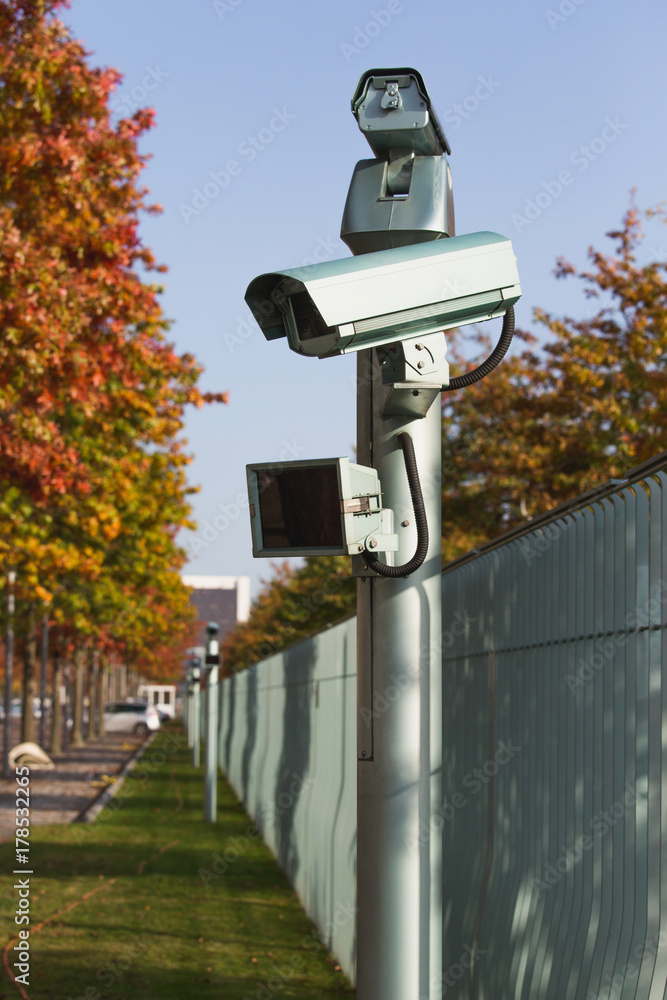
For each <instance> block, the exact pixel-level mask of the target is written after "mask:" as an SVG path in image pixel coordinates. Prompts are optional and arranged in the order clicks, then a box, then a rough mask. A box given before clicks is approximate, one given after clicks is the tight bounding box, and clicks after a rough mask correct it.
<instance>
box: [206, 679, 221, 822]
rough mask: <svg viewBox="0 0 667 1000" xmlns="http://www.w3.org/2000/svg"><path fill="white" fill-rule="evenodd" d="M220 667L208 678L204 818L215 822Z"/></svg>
mask: <svg viewBox="0 0 667 1000" xmlns="http://www.w3.org/2000/svg"><path fill="white" fill-rule="evenodd" d="M218 669H219V668H218V667H215V666H212V667H209V670H208V675H207V678H206V777H205V791H204V820H205V821H206V822H207V823H215V822H216V819H217V809H218Z"/></svg>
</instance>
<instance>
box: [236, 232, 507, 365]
mask: <svg viewBox="0 0 667 1000" xmlns="http://www.w3.org/2000/svg"><path fill="white" fill-rule="evenodd" d="M520 295H521V286H520V284H519V274H518V271H517V267H516V257H515V256H514V251H513V249H512V244H511V242H510V240H508V239H507V238H506V237H504V236H500V235H498V233H471V234H469V235H467V236H452V237H450V238H448V239H442V240H435V241H432V242H429V243H419V244H416V245H414V246H407V247H396V248H393V249H390V250H380V251H378V252H376V253H367V254H362V255H361V256H358V257H350V258H346V259H344V260H334V261H327V262H325V263H323V264H314V265H312V266H309V267H298V268H291V269H288V270H286V271H275V272H273V273H270V274H262V275H260V276H259V277H258V278H255V279H254V281H251V282H250V285H249V286H248V289H247V291H246V294H245V300H246V302H247V303H248V305H249V307H250V309H251V311H252V313H253V315H254V317H255V319H256V321H257V323H258V324H259V326H260V327H261V329H262V332H263V333H264V336H265V337H266V339H267V340H276V339H278V338H280V337H287V341H288V343H289V346H290V347H291V349H292V350H293V351H296V352H297V353H299V354H306V355H309V356H311V357H319V358H323V357H330V356H333V355H337V354H346V353H348V352H350V351H359V350H363V349H366V348H369V347H379V346H381V345H382V344H390V343H393V342H395V341H402V340H410V339H413V338H415V337H420V336H422V335H425V334H428V333H436V332H439V331H442V330H448V329H451V328H452V327H457V326H465V325H466V324H468V323H479V322H481V321H482V320H487V319H492V318H493V317H496V316H502V315H503V314H504V313H505V312H507V310H508V308H509V307H510V306H513V305H514V304H515V302H517V300H518V299H519V297H520Z"/></svg>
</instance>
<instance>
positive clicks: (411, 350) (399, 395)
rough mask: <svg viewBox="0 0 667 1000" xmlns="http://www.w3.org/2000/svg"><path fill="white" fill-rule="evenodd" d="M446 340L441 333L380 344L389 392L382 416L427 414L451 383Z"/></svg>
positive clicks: (381, 365) (418, 416) (378, 351)
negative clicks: (381, 345) (446, 357)
mask: <svg viewBox="0 0 667 1000" xmlns="http://www.w3.org/2000/svg"><path fill="white" fill-rule="evenodd" d="M446 353H447V341H446V339H445V336H444V334H442V333H431V334H428V335H427V336H423V337H420V338H419V339H418V340H399V341H397V342H396V343H395V344H387V345H385V346H383V347H378V348H377V355H378V360H379V362H380V367H381V369H382V381H383V383H384V384H385V385H389V386H390V389H389V393H388V395H387V399H386V401H385V404H384V407H383V410H382V419H383V420H387V419H388V418H389V417H406V418H420V417H425V416H426V414H427V413H428V411H429V410H430V408H431V406H432V405H433V403H434V402H435V400H436V399H437V398H438V397H439V395H440V393H441V392H442V390H443V389H444V388H445V387H446V386H448V385H449V365H448V363H447V361H446V359H445V355H446Z"/></svg>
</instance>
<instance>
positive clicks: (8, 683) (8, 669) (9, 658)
mask: <svg viewBox="0 0 667 1000" xmlns="http://www.w3.org/2000/svg"><path fill="white" fill-rule="evenodd" d="M15 582H16V573H15V572H14V570H10V571H9V573H8V574H7V632H6V636H5V732H4V747H3V753H4V756H3V773H4V776H5V778H10V777H11V775H10V773H9V751H10V750H11V740H10V735H11V734H10V728H11V724H12V718H11V708H12V679H13V678H12V675H13V668H14V583H15Z"/></svg>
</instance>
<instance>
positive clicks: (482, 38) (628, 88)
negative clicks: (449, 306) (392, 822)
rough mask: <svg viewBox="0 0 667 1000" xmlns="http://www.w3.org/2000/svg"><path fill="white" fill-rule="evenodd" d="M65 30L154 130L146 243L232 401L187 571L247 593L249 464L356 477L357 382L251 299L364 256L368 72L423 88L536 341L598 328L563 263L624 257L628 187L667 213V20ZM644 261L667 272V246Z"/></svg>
mask: <svg viewBox="0 0 667 1000" xmlns="http://www.w3.org/2000/svg"><path fill="white" fill-rule="evenodd" d="M63 17H64V20H65V21H66V22H67V23H68V24H69V25H70V26H71V28H72V30H73V32H74V34H75V35H76V36H77V37H79V38H81V39H82V41H83V42H84V43H85V45H86V48H87V49H88V50H89V51H90V52H91V53H92V56H91V62H92V63H93V64H96V65H104V66H114V67H116V68H118V69H119V70H120V71H121V72H122V73H123V74H124V82H123V84H122V86H121V87H120V88H119V90H118V91H117V92H116V95H115V96H114V103H115V104H117V109H118V111H119V113H122V114H127V113H129V112H130V111H132V110H134V109H135V108H136V107H139V106H151V107H154V108H155V109H156V112H157V127H156V128H155V129H154V130H153V131H152V132H151V133H150V135H149V136H147V137H146V138H145V140H144V142H143V146H142V149H143V151H144V152H146V153H151V154H152V160H151V161H150V164H149V166H148V167H147V169H146V171H145V174H144V180H145V183H146V184H147V186H148V187H149V188H150V190H151V192H152V196H153V200H154V201H157V202H160V203H161V204H162V205H163V206H164V214H163V215H161V216H156V217H147V218H146V219H145V220H144V222H143V228H142V233H143V238H144V241H145V242H146V243H147V244H148V245H149V246H150V247H151V248H152V249H153V250H154V252H155V254H156V256H157V259H158V260H159V261H160V262H162V263H165V264H167V265H168V267H169V273H168V274H167V275H166V290H165V294H164V297H163V305H164V310H165V313H166V315H167V316H169V317H170V318H171V319H173V328H172V337H173V339H174V341H175V343H176V345H177V347H178V349H179V350H181V351H186V350H187V351H192V352H193V353H194V354H195V355H196V357H197V358H198V359H199V360H200V362H201V363H202V364H203V365H204V367H205V374H204V376H203V379H202V386H203V388H204V389H207V390H215V391H222V390H228V391H229V393H230V402H229V406H226V407H223V406H215V407H207V408H205V409H204V410H203V411H198V412H193V413H191V414H190V416H189V418H188V423H187V437H188V440H189V447H190V451H191V452H192V453H193V454H194V456H195V457H194V461H193V463H192V465H191V467H190V479H191V482H192V483H193V484H199V485H200V486H201V492H200V493H199V494H198V495H197V496H196V497H194V508H195V516H196V518H197V520H198V521H199V522H200V525H201V527H200V531H199V535H200V536H201V535H202V531H203V530H204V527H205V524H206V522H212V521H213V519H214V518H215V517H216V515H219V514H220V513H223V514H224V515H225V516H227V517H228V520H229V525H228V526H227V527H226V528H224V520H225V517H224V516H223V518H222V519H219V521H218V525H219V527H220V526H223V527H222V530H218V531H213V530H209V531H208V532H207V535H208V539H210V540H209V541H206V546H205V547H203V548H200V550H199V551H198V553H197V555H196V557H195V556H193V558H192V559H191V561H190V563H189V565H188V567H187V571H188V572H190V573H216V574H224V575H249V576H250V577H251V578H252V580H253V588H254V590H255V592H256V589H257V584H258V580H259V578H260V577H261V576H264V577H266V576H268V575H270V566H269V563H268V562H267V561H266V560H253V558H252V552H251V543H250V531H249V524H248V517H247V512H246V510H239V508H238V499H239V497H242V496H243V495H244V494H245V489H246V487H245V464H246V463H247V462H261V461H272V460H275V459H278V458H282V459H286V458H291V457H294V458H318V457H325V456H334V455H349V456H352V454H353V451H352V448H353V444H354V440H355V401H354V384H353V379H354V371H355V359H354V356H349V357H345V358H338V359H329V360H326V361H319V360H317V359H309V358H300V357H297V356H296V355H295V354H292V353H291V352H290V351H289V350H288V349H287V348H286V346H285V342H284V341H283V342H272V343H267V342H266V341H265V340H264V338H263V336H262V334H261V333H260V332H259V330H258V329H257V328H256V327H255V326H254V323H253V321H252V319H251V316H250V313H249V311H248V310H247V308H246V306H245V302H244V300H243V295H244V292H245V289H246V287H247V285H248V283H249V281H250V280H251V279H252V278H253V277H255V276H256V275H257V274H260V273H262V272H263V271H268V270H275V269H280V268H284V267H290V266H296V265H299V264H302V263H304V262H305V261H306V260H308V259H309V258H312V257H313V256H314V255H315V254H316V252H319V254H320V256H324V255H326V256H327V257H328V258H331V259H332V258H335V257H344V256H348V254H349V251H348V250H347V248H346V247H345V245H344V244H343V243H342V242H341V241H340V239H339V235H338V234H339V230H340V220H341V213H342V210H343V205H344V202H345V196H346V193H347V188H348V184H349V181H350V177H351V175H352V170H353V168H354V165H355V163H356V161H357V160H359V159H363V158H365V157H367V156H369V155H370V152H369V148H368V146H367V145H366V142H365V140H364V138H363V136H362V135H361V133H360V132H359V131H358V129H357V125H356V122H355V119H354V118H353V116H352V114H351V112H350V98H351V97H352V94H353V92H354V88H355V86H356V83H357V81H358V79H359V76H360V75H361V74H362V73H363V72H364V71H365V70H366V69H369V68H372V67H385V66H414V67H415V68H416V69H418V70H420V72H421V73H422V75H423V77H424V80H425V82H426V85H427V87H428V89H429V92H430V95H431V99H432V101H433V104H434V106H435V107H436V109H437V111H438V114H439V117H440V120H441V122H442V124H443V126H444V129H445V132H446V134H447V136H448V139H449V142H450V145H451V147H452V157H451V167H452V172H453V177H454V193H455V201H456V225H457V233H458V234H459V235H461V234H463V233H466V232H475V231H478V230H483V229H489V230H495V231H497V232H499V233H503V234H504V235H506V236H508V237H510V238H511V239H512V241H513V244H514V248H515V252H516V255H517V258H518V266H519V273H520V276H521V284H522V288H523V298H522V300H521V301H520V303H519V305H518V307H517V317H518V322H519V323H520V325H523V326H524V327H528V326H530V322H531V313H532V309H533V308H534V307H536V306H540V307H543V308H546V309H549V310H551V311H553V312H556V313H563V312H567V311H570V312H572V313H573V314H575V315H582V314H583V313H584V311H585V310H586V309H589V308H590V307H589V306H587V305H586V304H584V303H582V301H581V298H580V296H579V294H578V293H577V290H576V285H573V286H572V287H570V286H571V283H567V282H566V283H563V282H556V281H555V280H554V278H553V277H552V273H551V272H552V268H553V265H554V261H555V258H556V256H558V255H561V254H562V255H564V256H566V257H568V258H569V259H570V260H572V261H573V263H575V264H579V265H581V264H583V263H584V261H585V253H586V248H587V247H588V246H589V245H590V244H591V243H596V244H597V245H598V246H600V247H602V248H604V247H605V246H607V247H608V244H606V242H605V240H604V233H605V232H606V231H608V230H609V229H611V228H613V227H615V226H616V224H617V223H618V222H619V220H620V218H621V216H622V214H623V212H624V210H625V209H626V207H627V205H628V203H629V192H630V189H631V187H633V186H636V187H637V189H638V202H639V204H640V205H649V204H655V203H657V202H658V201H660V200H661V199H662V198H663V197H664V196H665V193H666V188H667V182H666V174H665V160H666V157H665V153H666V142H665V133H666V123H665V96H666V95H667V79H666V77H667V69H666V67H665V56H664V44H665V37H666V30H665V29H666V26H667V25H666V21H667V14H666V8H665V5H664V0H638V2H634V3H632V4H630V3H627V2H621V0H576V2H575V0H558V2H556V0H552V2H550V0H544V2H543V0H515V2H513V3H511V4H510V3H495V2H491V0H486V2H480V0H468V2H466V3H458V4H453V3H443V2H442V0H391V2H390V3H388V2H384V0H378V2H377V3H372V2H370V0H369V2H368V3H366V2H361V3H360V2H352V0H338V2H336V3H321V2H320V3H318V2H316V0H291V2H289V3H287V2H285V0H282V2H280V0H273V2H269V0H189V2H186V0H140V2H137V0H132V2H130V0H113V3H111V2H109V0H74V2H73V3H72V6H71V8H70V10H69V11H65V12H64V14H63ZM231 162H234V163H236V164H237V167H236V168H233V171H232V172H229V171H227V165H228V164H230V163H231ZM563 171H566V172H568V173H567V177H568V178H569V181H568V183H566V184H565V185H561V190H560V191H559V183H560V182H559V181H558V178H559V175H560V174H561V173H562V172H563ZM212 175H213V177H212ZM214 178H217V179H214ZM206 185H208V187H205V186H206ZM197 190H199V192H201V194H200V195H199V197H197V195H196V192H197ZM538 195H541V197H540V198H539V199H538V203H539V204H538V209H537V214H536V210H535V209H532V210H531V212H530V214H532V215H533V216H534V218H533V219H532V220H530V221H527V222H524V221H522V219H525V216H526V203H527V201H529V200H531V201H535V199H537V196H538ZM193 208H194V209H196V211H192V209H193ZM651 240H652V242H651ZM651 252H652V253H655V254H658V255H660V256H661V257H663V258H664V257H667V231H665V232H664V233H663V232H656V233H655V234H651V235H650V239H649V246H648V248H647V256H648V254H649V253H651ZM225 512H226V514H225ZM213 536H215V537H213ZM184 541H185V542H186V545H188V544H189V545H192V540H190V542H189V543H188V542H187V540H186V539H184Z"/></svg>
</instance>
